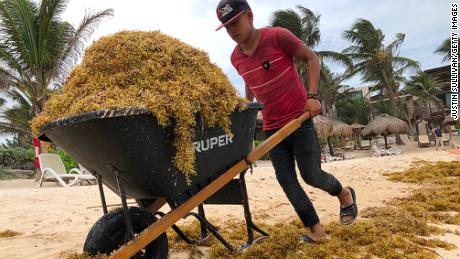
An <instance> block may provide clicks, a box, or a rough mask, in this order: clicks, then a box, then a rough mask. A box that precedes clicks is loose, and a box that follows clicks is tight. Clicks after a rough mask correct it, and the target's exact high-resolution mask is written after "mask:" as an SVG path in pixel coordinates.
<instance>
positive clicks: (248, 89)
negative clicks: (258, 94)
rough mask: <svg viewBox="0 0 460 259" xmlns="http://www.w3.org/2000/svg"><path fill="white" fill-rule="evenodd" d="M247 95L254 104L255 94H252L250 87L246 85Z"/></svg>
mask: <svg viewBox="0 0 460 259" xmlns="http://www.w3.org/2000/svg"><path fill="white" fill-rule="evenodd" d="M245 95H246V99H248V101H250V102H252V101H253V100H254V94H253V93H252V91H251V88H249V86H248V85H245Z"/></svg>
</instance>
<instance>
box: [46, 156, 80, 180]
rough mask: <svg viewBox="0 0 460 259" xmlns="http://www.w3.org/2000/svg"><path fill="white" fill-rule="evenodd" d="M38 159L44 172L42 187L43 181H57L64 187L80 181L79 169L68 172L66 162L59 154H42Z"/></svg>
mask: <svg viewBox="0 0 460 259" xmlns="http://www.w3.org/2000/svg"><path fill="white" fill-rule="evenodd" d="M38 160H39V162H40V170H41V173H42V176H41V177H40V182H39V187H42V184H43V181H56V182H57V183H58V184H60V185H61V186H62V187H70V186H72V185H75V184H77V183H78V182H79V181H80V174H78V173H77V171H75V170H73V169H72V170H70V172H72V173H70V172H69V173H67V172H66V170H65V167H64V163H63V162H62V159H61V157H60V156H59V155H56V154H40V155H39V156H38ZM74 169H75V168H74Z"/></svg>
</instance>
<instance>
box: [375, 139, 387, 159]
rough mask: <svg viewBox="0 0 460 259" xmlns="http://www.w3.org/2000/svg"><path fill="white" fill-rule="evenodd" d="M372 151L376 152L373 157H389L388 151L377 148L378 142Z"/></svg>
mask: <svg viewBox="0 0 460 259" xmlns="http://www.w3.org/2000/svg"><path fill="white" fill-rule="evenodd" d="M372 151H373V152H374V154H373V156H376V157H381V156H385V155H387V152H386V151H387V150H386V149H380V148H379V147H378V146H377V143H376V142H373V143H372Z"/></svg>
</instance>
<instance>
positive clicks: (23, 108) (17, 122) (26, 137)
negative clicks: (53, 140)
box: [0, 91, 33, 147]
mask: <svg viewBox="0 0 460 259" xmlns="http://www.w3.org/2000/svg"><path fill="white" fill-rule="evenodd" d="M7 97H8V98H9V99H11V100H13V101H14V102H15V104H14V105H13V106H12V107H7V108H5V109H4V110H2V111H1V113H0V133H3V134H13V135H14V136H15V141H17V144H18V145H20V146H22V147H29V146H31V143H32V131H31V129H30V127H29V121H30V120H32V118H33V113H32V112H31V107H30V105H29V103H28V102H27V101H26V99H25V98H24V97H23V96H21V95H20V94H18V93H17V92H14V91H8V92H7ZM0 103H2V106H4V105H5V103H6V101H5V99H0Z"/></svg>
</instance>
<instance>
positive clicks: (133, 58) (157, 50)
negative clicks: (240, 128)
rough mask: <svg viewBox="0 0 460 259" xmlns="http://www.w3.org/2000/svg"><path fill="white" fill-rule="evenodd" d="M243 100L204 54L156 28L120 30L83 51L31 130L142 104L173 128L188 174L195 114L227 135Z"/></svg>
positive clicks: (191, 168)
mask: <svg viewBox="0 0 460 259" xmlns="http://www.w3.org/2000/svg"><path fill="white" fill-rule="evenodd" d="M245 103H246V102H245V100H244V99H242V98H240V97H239V96H238V93H237V92H236V90H235V89H234V87H233V86H232V85H231V83H230V81H229V80H228V78H227V76H226V75H225V74H224V73H223V72H222V70H221V69H220V68H219V67H217V66H216V65H215V64H213V63H211V62H210V60H209V57H208V55H207V54H206V53H205V52H203V51H201V50H198V49H196V48H193V47H191V46H189V45H187V44H185V43H183V42H181V41H179V40H178V39H175V38H172V37H170V36H167V35H165V34H162V33H160V32H159V31H154V32H141V31H123V32H119V33H116V34H114V35H111V36H107V37H103V38H101V39H99V40H98V41H96V42H95V43H94V44H92V45H91V46H90V47H89V48H88V49H87V50H86V51H85V54H84V57H83V60H82V62H81V64H80V65H78V66H76V67H75V68H74V69H73V71H72V72H71V74H70V75H69V77H68V78H67V79H66V82H65V84H64V86H63V88H62V89H61V91H60V92H58V93H55V94H53V95H51V96H50V98H49V99H48V101H47V102H46V105H45V108H44V112H43V113H42V114H41V115H40V116H38V117H37V118H35V119H34V120H33V122H32V128H33V129H34V132H35V133H38V132H39V131H40V129H41V128H42V127H43V126H44V125H45V124H47V123H49V122H51V121H53V120H56V119H58V118H62V117H65V116H71V115H76V114H78V113H82V112H89V111H95V110H101V109H114V108H123V107H146V108H147V109H148V110H149V111H150V112H151V113H152V114H153V115H155V116H156V118H157V120H158V123H159V125H160V126H163V127H166V126H170V125H173V126H174V133H175V140H174V146H175V148H176V156H175V158H174V165H175V166H176V167H177V168H178V169H179V170H181V171H182V172H183V173H185V174H186V176H191V175H193V174H194V173H195V170H194V168H195V153H194V149H193V138H194V132H195V130H194V128H195V126H196V120H195V116H196V114H197V113H199V114H200V116H201V119H202V121H203V123H204V127H212V126H220V127H222V128H223V129H224V130H225V131H226V132H227V133H230V129H229V126H230V121H229V117H228V116H229V115H230V113H231V112H233V111H234V110H236V109H244V107H245Z"/></svg>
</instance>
